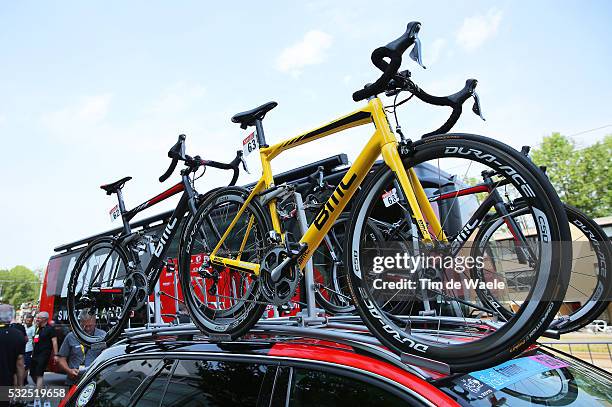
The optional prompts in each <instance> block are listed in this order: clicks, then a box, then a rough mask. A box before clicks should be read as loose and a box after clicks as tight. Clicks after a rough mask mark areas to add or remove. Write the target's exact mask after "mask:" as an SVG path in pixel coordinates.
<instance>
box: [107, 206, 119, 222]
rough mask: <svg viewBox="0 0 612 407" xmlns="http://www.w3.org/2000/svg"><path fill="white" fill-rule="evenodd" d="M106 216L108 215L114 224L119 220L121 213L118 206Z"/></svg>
mask: <svg viewBox="0 0 612 407" xmlns="http://www.w3.org/2000/svg"><path fill="white" fill-rule="evenodd" d="M108 214H109V215H110V218H111V222H114V221H116V220H117V219H119V218H120V217H121V211H119V205H115V206H114V207H113V209H111V210H110V211H108Z"/></svg>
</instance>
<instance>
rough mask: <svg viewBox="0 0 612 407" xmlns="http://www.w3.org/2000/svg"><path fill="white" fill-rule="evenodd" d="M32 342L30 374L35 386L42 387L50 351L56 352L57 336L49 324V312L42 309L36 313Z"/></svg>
mask: <svg viewBox="0 0 612 407" xmlns="http://www.w3.org/2000/svg"><path fill="white" fill-rule="evenodd" d="M32 342H33V345H34V346H33V349H32V362H31V363H30V376H32V380H34V383H36V388H37V389H42V386H43V376H44V374H45V368H46V367H47V363H48V362H49V357H50V356H51V351H53V353H55V354H57V337H56V333H55V328H53V327H52V326H51V325H49V313H47V312H45V311H42V312H39V313H38V315H36V330H35V331H34V339H33V340H32ZM56 357H57V356H56Z"/></svg>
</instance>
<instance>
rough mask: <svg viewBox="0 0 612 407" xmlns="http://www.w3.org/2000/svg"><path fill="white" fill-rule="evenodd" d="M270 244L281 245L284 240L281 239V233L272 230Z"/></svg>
mask: <svg viewBox="0 0 612 407" xmlns="http://www.w3.org/2000/svg"><path fill="white" fill-rule="evenodd" d="M267 237H268V243H270V244H281V243H282V241H283V239H282V238H281V235H280V233H278V232H276V231H275V230H271V231H269V232H268V236H267Z"/></svg>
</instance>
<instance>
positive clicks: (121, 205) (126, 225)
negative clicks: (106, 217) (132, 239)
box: [117, 188, 132, 235]
mask: <svg viewBox="0 0 612 407" xmlns="http://www.w3.org/2000/svg"><path fill="white" fill-rule="evenodd" d="M117 200H118V201H119V212H121V220H122V221H123V231H124V233H125V234H126V235H128V234H130V233H132V228H130V224H129V222H128V220H127V219H126V218H125V216H123V215H124V214H125V212H126V211H125V203H124V202H123V193H122V192H121V188H119V189H118V190H117Z"/></svg>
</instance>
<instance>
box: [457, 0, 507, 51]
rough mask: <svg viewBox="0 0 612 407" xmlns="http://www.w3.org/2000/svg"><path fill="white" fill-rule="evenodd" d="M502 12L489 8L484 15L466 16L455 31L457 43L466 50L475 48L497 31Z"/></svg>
mask: <svg viewBox="0 0 612 407" xmlns="http://www.w3.org/2000/svg"><path fill="white" fill-rule="evenodd" d="M501 18H502V12H501V11H500V10H496V9H490V10H489V11H488V12H487V14H486V15H477V16H473V17H467V18H465V19H464V20H463V24H462V25H461V28H459V31H457V37H456V39H457V43H458V44H459V45H460V46H461V47H463V48H464V49H466V50H467V51H472V50H475V49H476V48H478V47H480V46H481V45H482V44H484V43H485V41H487V40H488V39H489V38H492V37H493V36H495V34H496V33H497V28H498V27H499V23H500V21H501Z"/></svg>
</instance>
